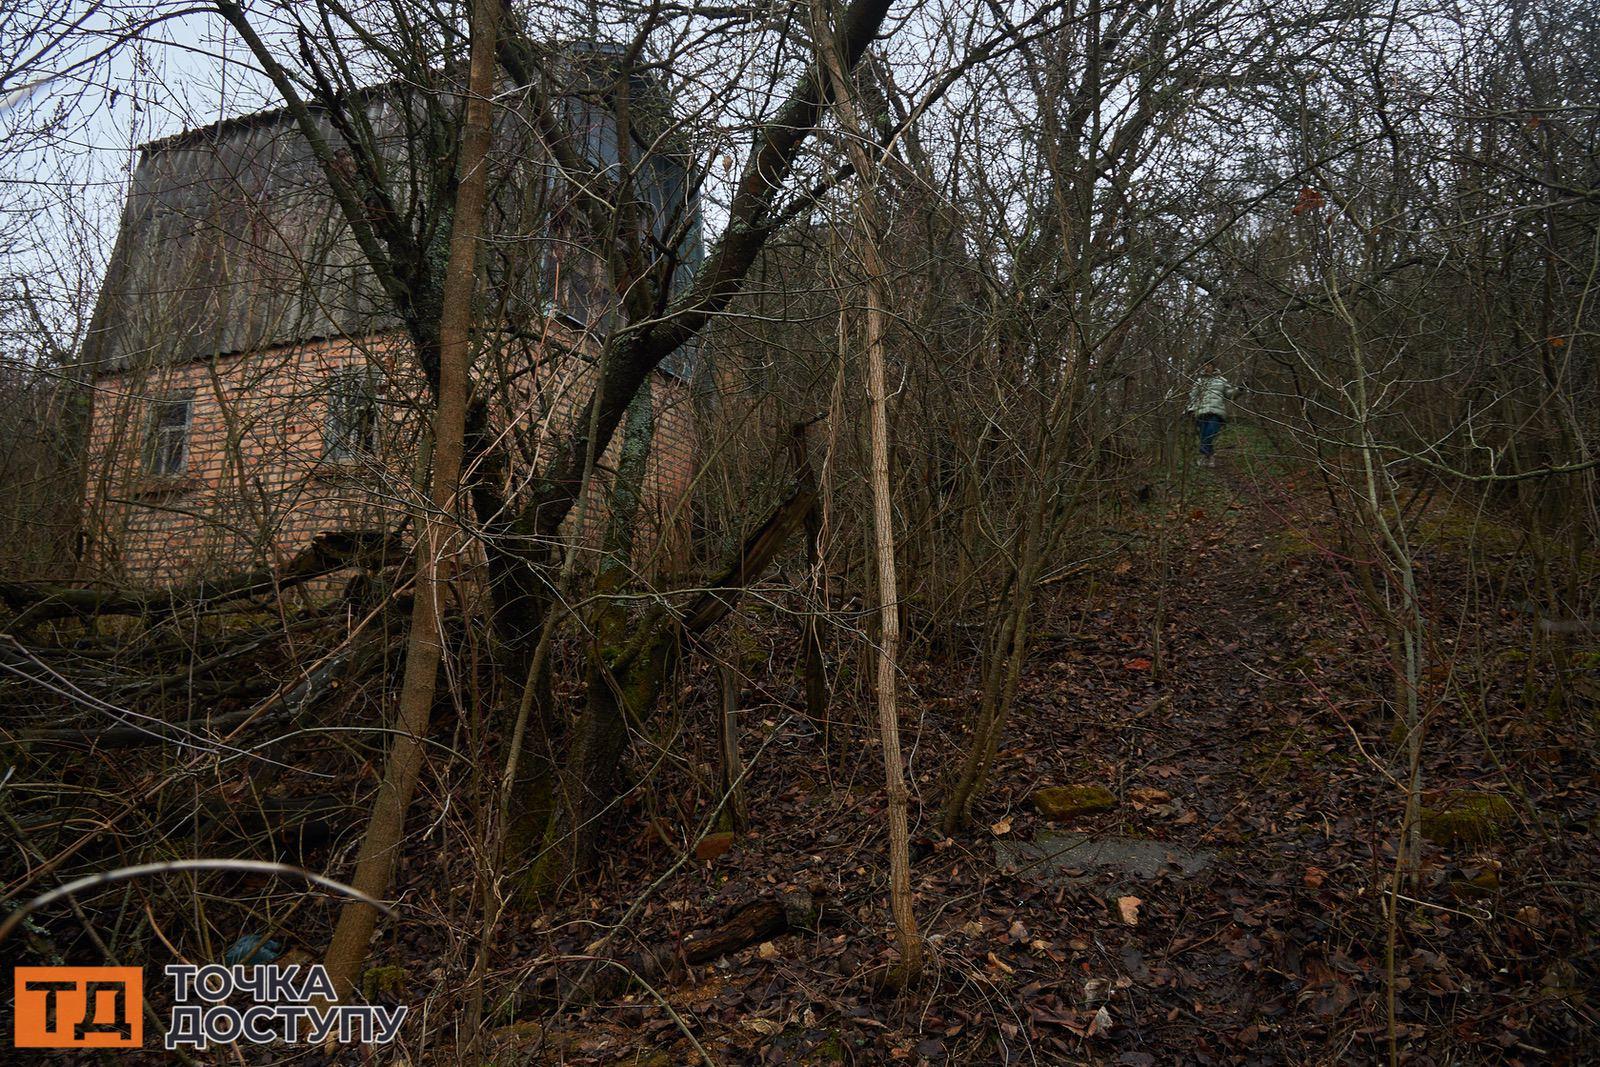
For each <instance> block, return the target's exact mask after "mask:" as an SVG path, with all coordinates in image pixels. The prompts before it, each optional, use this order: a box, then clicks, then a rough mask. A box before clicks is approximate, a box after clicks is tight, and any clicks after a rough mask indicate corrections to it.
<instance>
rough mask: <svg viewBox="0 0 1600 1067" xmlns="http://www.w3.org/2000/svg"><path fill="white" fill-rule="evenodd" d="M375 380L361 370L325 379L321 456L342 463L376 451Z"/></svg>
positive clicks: (376, 396) (372, 375) (349, 369)
mask: <svg viewBox="0 0 1600 1067" xmlns="http://www.w3.org/2000/svg"><path fill="white" fill-rule="evenodd" d="M377 384H378V383H377V377H376V375H374V374H373V373H372V371H371V370H370V369H368V368H365V367H354V368H346V369H345V370H341V371H338V372H336V373H335V374H333V375H332V376H331V377H329V379H328V421H327V423H326V425H325V426H324V427H323V431H322V455H323V457H324V458H325V459H330V460H333V461H335V462H339V463H344V462H349V461H351V460H355V459H359V458H361V457H362V456H366V455H371V454H372V453H373V452H375V451H377V448H378V388H377Z"/></svg>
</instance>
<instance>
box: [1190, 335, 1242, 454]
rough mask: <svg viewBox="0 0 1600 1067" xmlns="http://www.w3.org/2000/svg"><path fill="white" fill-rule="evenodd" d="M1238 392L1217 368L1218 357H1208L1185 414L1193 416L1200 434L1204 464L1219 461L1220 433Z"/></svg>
mask: <svg viewBox="0 0 1600 1067" xmlns="http://www.w3.org/2000/svg"><path fill="white" fill-rule="evenodd" d="M1236 392H1238V390H1237V389H1235V388H1234V387H1233V386H1232V385H1231V384H1230V383H1229V382H1228V379H1226V378H1224V377H1223V376H1222V374H1221V373H1220V372H1219V371H1218V370H1217V364H1216V362H1215V361H1214V360H1209V359H1208V360H1206V362H1205V365H1204V366H1202V367H1201V368H1200V376H1199V377H1198V378H1196V379H1195V381H1194V388H1193V389H1190V390H1189V406H1188V407H1187V408H1185V409H1184V414H1186V415H1189V416H1191V417H1193V419H1194V427H1195V431H1196V432H1197V433H1198V434H1199V435H1200V466H1202V467H1215V466H1216V465H1217V457H1216V450H1217V435H1218V434H1220V433H1221V432H1222V427H1223V426H1224V425H1225V424H1226V423H1227V421H1228V401H1229V400H1231V399H1233V396H1234V394H1235V393H1236Z"/></svg>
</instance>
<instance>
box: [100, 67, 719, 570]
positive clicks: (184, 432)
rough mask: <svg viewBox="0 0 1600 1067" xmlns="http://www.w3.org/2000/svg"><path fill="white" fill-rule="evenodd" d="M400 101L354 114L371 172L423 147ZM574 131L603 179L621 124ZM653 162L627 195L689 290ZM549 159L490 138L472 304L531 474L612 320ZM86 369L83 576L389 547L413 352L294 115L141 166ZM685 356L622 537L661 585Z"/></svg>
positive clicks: (677, 208)
mask: <svg viewBox="0 0 1600 1067" xmlns="http://www.w3.org/2000/svg"><path fill="white" fill-rule="evenodd" d="M398 95H399V94H398V93H396V92H394V91H387V90H374V91H371V92H369V93H368V94H367V95H366V97H365V100H364V103H363V107H364V108H365V113H366V115H367V116H368V119H369V120H370V125H371V128H372V129H373V130H375V131H377V133H376V135H375V136H376V137H378V138H383V139H384V141H383V143H382V145H381V146H380V148H381V151H382V153H383V155H384V157H385V158H386V159H392V160H394V161H396V166H404V165H406V161H407V160H408V158H409V157H410V156H411V155H412V154H413V150H412V148H411V142H412V140H413V139H412V138H409V137H408V136H407V134H406V132H405V129H406V127H405V122H404V120H403V117H402V112H404V111H405V109H404V108H403V107H401V106H399V105H398V104H397V99H396V98H397V96H398ZM564 114H565V115H566V117H567V121H570V122H573V123H574V124H577V125H578V127H579V128H580V130H581V132H582V133H583V139H582V142H581V143H585V144H587V145H588V146H589V147H590V149H591V150H592V155H593V156H594V157H596V158H598V159H600V160H602V161H606V160H609V162H610V164H611V165H615V160H616V158H617V151H616V148H615V140H616V124H615V122H614V120H613V118H612V116H611V114H610V113H609V112H608V111H607V110H606V109H604V108H599V107H595V106H593V105H592V103H583V104H579V103H572V104H570V105H569V106H567V107H565V108H564ZM504 125H505V128H507V129H526V128H529V127H531V124H518V123H506V124H504ZM331 132H332V131H331V128H330V134H331ZM659 142H660V139H659V138H658V139H657V144H659ZM335 143H336V142H335ZM648 151H649V150H646V149H639V150H638V153H639V156H641V157H642V162H638V159H637V158H636V159H635V164H636V167H637V169H636V172H635V173H636V174H637V175H638V177H637V178H636V183H637V188H638V189H639V190H640V195H639V200H640V202H641V204H642V206H643V208H644V209H645V210H644V213H643V215H644V217H646V218H647V223H646V224H647V225H649V227H650V228H651V230H652V233H653V236H654V237H655V238H656V239H657V241H658V242H659V241H661V240H662V239H664V238H667V237H669V236H670V238H671V239H672V240H673V241H675V242H676V251H675V254H676V259H677V264H678V265H677V267H676V271H675V274H674V277H673V286H674V288H678V287H680V286H681V285H683V284H685V283H686V282H687V281H688V278H689V276H690V274H691V272H692V271H693V269H694V267H695V265H696V264H697V263H698V260H699V258H700V226H699V218H698V205H697V203H696V202H695V201H694V200H693V198H692V197H690V196H689V195H688V193H687V189H688V184H689V183H688V178H687V175H688V167H689V161H688V159H687V158H686V157H684V156H678V155H671V154H667V153H662V152H660V151H659V149H656V150H654V151H655V153H656V154H654V155H649V154H648ZM540 158H541V157H540V156H539V154H538V152H537V150H536V147H534V146H530V145H528V144H527V143H525V142H519V141H518V139H517V137H516V136H515V135H507V136H500V135H499V134H497V137H496V148H495V152H494V161H495V166H494V169H493V171H492V174H493V177H492V179H491V182H492V190H491V210H490V220H489V223H488V229H489V233H488V237H487V239H486V242H485V243H486V249H485V253H484V258H485V262H486V271H487V276H488V277H489V279H490V280H489V283H488V284H487V285H486V286H485V288H486V289H487V290H488V292H487V293H486V295H485V296H484V299H483V304H484V307H485V308H486V309H488V310H486V311H485V312H484V319H485V322H486V323H492V324H493V326H492V330H486V331H485V332H484V333H483V334H482V335H480V344H479V346H478V347H479V349H480V350H481V352H480V356H479V358H478V361H477V363H476V365H475V376H476V379H475V380H476V381H477V382H478V385H479V388H484V389H489V390H491V409H492V410H493V411H495V412H496V413H497V418H498V419H499V420H500V424H499V429H500V431H501V434H502V436H503V437H504V439H505V440H506V441H507V442H510V443H511V445H512V446H513V447H514V452H513V455H514V457H515V458H514V461H513V464H512V466H513V467H516V468H518V469H517V470H515V471H513V475H512V476H513V477H522V478H526V476H527V474H528V472H529V471H531V470H536V469H537V465H538V463H539V461H540V459H541V458H542V457H541V452H542V450H543V449H545V448H548V447H549V445H550V443H551V442H552V440H553V434H555V433H557V432H559V431H560V430H561V429H562V428H563V427H564V426H566V425H568V424H569V420H571V419H572V418H574V417H575V416H576V413H577V411H578V408H579V407H581V405H582V403H583V401H584V400H585V399H586V398H587V395H588V389H589V387H590V385H591V384H592V382H593V380H594V375H595V370H596V368H595V365H594V362H593V361H594V358H595V355H596V353H597V351H598V347H599V338H601V337H602V336H603V334H604V331H605V329H606V328H607V324H608V322H609V321H610V317H611V316H612V315H613V314H614V310H613V307H612V305H610V304H609V302H608V299H607V298H606V296H605V295H604V294H605V292H606V289H605V287H604V286H602V285H600V284H598V280H597V274H598V271H599V265H598V261H597V260H596V259H595V257H594V256H593V254H592V253H591V252H589V251H587V250H586V249H585V248H584V244H583V240H582V236H581V234H580V233H577V232H575V230H574V228H573V226H572V224H571V222H570V215H571V213H570V212H568V211H567V210H566V208H565V206H564V205H563V204H561V203H559V202H556V197H555V194H553V193H551V192H550V186H552V185H553V184H554V183H551V182H550V181H549V180H548V178H547V177H546V176H545V170H544V168H543V165H542V164H541V163H540ZM541 198H542V199H541ZM84 355H85V363H86V364H87V366H88V367H89V369H90V374H91V376H92V386H93V388H92V393H93V401H92V404H93V413H92V417H91V420H90V429H89V447H88V462H87V469H86V474H85V477H86V491H85V512H84V535H83V541H84V545H85V551H84V562H83V567H84V569H85V571H86V572H87V573H86V575H85V577H91V578H111V579H116V580H122V581H131V582H134V583H139V584H165V583H172V582H177V581H182V580H187V579H192V578H194V577H198V576H202V575H206V574H214V573H218V572H223V571H228V570H233V569H239V568H241V567H244V566H260V565H262V564H267V565H281V564H282V563H283V562H285V561H287V560H288V559H289V558H291V557H292V556H293V555H294V554H295V552H296V551H298V550H299V549H300V548H301V547H303V546H304V545H305V544H307V543H308V542H309V541H310V540H311V539H312V538H314V537H315V536H316V535H318V534H320V533H323V532H326V531H333V530H348V529H365V530H370V529H401V528H403V527H404V526H405V520H406V519H407V518H408V516H409V514H410V510H411V509H412V508H413V507H414V506H415V504H416V501H417V500H418V499H419V491H418V486H419V485H420V484H421V480H420V479H421V472H420V470H419V461H418V458H417V457H418V455H419V449H423V448H424V447H425V446H424V444H423V442H422V441H421V431H422V430H423V428H424V427H425V425H426V419H425V418H424V417H423V413H424V412H425V411H426V407H425V405H423V404H422V403H421V400H422V396H423V393H422V385H421V381H420V378H419V372H418V371H417V369H416V359H415V356H414V355H413V353H412V351H411V347H410V344H409V341H408V339H407V337H406V336H405V334H404V333H403V331H402V330H401V329H400V328H399V323H398V322H397V320H396V319H395V318H394V317H393V315H392V313H390V312H389V311H387V310H386V306H385V301H384V299H383V296H382V293H381V291H380V288H379V286H378V283H377V281H376V279H375V278H374V276H373V274H372V272H371V270H370V269H369V268H368V267H367V265H366V263H365V261H364V259H363V258H362V256H361V254H360V252H359V249H358V248H357V247H356V243H355V241H354V239H353V238H352V237H351V235H350V234H349V231H348V227H347V225H346V224H345V222H344V220H343V216H342V215H341V214H340V212H339V209H338V207H337V205H336V203H335V201H334V198H333V196H332V194H331V192H330V190H329V189H328V187H327V184H326V180H325V178H324V177H323V175H322V173H321V171H320V169H319V168H318V166H317V165H316V163H315V161H314V160H313V158H312V155H311V151H310V146H309V145H308V144H307V142H306V141H305V139H304V137H303V136H302V135H301V133H300V131H299V129H298V127H297V126H296V125H295V124H294V122H293V121H292V120H291V119H290V118H289V117H288V116H287V114H286V113H284V112H281V111H277V112H266V113H262V114H257V115H251V116H247V117H244V118H239V119H232V120H228V121H224V122H220V123H217V124H214V125H212V126H208V127H204V128H201V129H195V130H189V131H186V132H184V133H181V134H179V135H177V136H175V137H171V138H168V139H166V140H162V141H157V142H153V143H151V144H148V145H145V146H144V147H143V149H142V150H141V152H140V155H139V159H138V163H137V165H136V167H135V169H134V173H133V177H132V185H131V188H130V192H129V195H128V199H127V203H126V207H125V209H124V212H123V216H122V221H121V227H120V231H119V234H118V237H117V241H116V245H115V247H114V250H113V253H112V257H111V261H110V264H109V267H108V271H107V276H106V280H105V283H104V285H103V288H102V291H101V293H100V298H99V301H98V303H97V306H96V310H95V314H94V318H93V320H92V322H91V326H90V331H89V340H88V343H87V345H86V350H85V354H84ZM694 357H695V353H694V352H693V351H680V352H679V353H676V354H675V355H674V357H673V358H672V359H670V360H668V361H666V362H664V363H663V365H662V368H661V369H660V370H658V371H657V372H656V373H655V375H654V377H653V380H652V382H651V383H650V385H651V389H650V394H651V395H650V401H651V403H650V405H649V410H650V413H651V419H652V422H651V425H652V426H653V437H652V439H651V448H650V458H649V460H648V465H647V470H646V474H645V486H644V492H643V494H642V500H643V504H642V507H641V509H640V510H641V514H640V516H639V520H638V523H637V525H636V528H637V529H638V533H637V534H636V537H635V556H636V560H635V562H636V563H637V564H640V565H643V566H645V567H646V568H648V569H650V570H659V569H660V567H661V564H662V561H663V560H664V559H671V558H675V557H677V556H678V555H680V554H681V553H682V552H683V551H684V549H685V545H686V531H687V522H688V516H687V511H688V509H687V506H686V498H687V493H688V489H689V485H690V482H691V479H692V476H693V471H694V464H695V450H696V437H695V430H694V424H693V419H692V416H691V410H690V393H689V384H688V383H689V380H690V378H691V376H692V374H693V373H694ZM625 431H626V428H625V429H624V431H623V432H619V434H618V440H619V441H620V439H621V438H622V437H623V436H624V433H625ZM616 445H617V443H616V442H614V443H613V453H614V452H615V450H616ZM607 458H608V457H602V461H601V463H600V467H599V469H600V471H601V473H602V478H600V479H599V481H600V482H601V483H603V482H604V477H603V475H604V472H605V471H606V470H607V469H608V467H609V464H608V462H607ZM506 488H507V489H509V490H511V491H512V492H514V491H515V489H516V486H515V485H510V486H507V487H506ZM604 496H605V486H604V485H603V484H599V485H596V486H595V488H594V489H593V490H592V491H591V495H590V498H589V499H587V500H586V501H584V502H583V505H582V507H581V508H580V509H578V511H577V512H575V514H579V515H583V516H584V517H585V518H586V519H587V522H586V524H585V530H586V532H588V531H592V530H593V529H595V528H597V527H598V521H597V519H598V517H599V515H600V514H601V512H602V511H603V508H602V507H601V504H600V502H601V501H603V500H604ZM589 540H592V538H590V539H589ZM579 543H580V544H583V543H585V542H584V541H580V542H579Z"/></svg>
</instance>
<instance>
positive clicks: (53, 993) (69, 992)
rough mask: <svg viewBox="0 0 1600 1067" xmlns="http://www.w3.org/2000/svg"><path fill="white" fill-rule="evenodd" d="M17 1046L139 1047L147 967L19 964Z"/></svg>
mask: <svg viewBox="0 0 1600 1067" xmlns="http://www.w3.org/2000/svg"><path fill="white" fill-rule="evenodd" d="M12 976H13V989H14V990H15V991H16V1020H17V1022H16V1027H17V1028H16V1034H15V1037H14V1044H15V1045H16V1047H17V1048H139V1047H140V1046H141V1045H143V1044H144V971H143V970H141V969H140V968H138V967H18V968H16V969H15V970H14V971H13V972H12Z"/></svg>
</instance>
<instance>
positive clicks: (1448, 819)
mask: <svg viewBox="0 0 1600 1067" xmlns="http://www.w3.org/2000/svg"><path fill="white" fill-rule="evenodd" d="M1516 815H1517V812H1516V809H1515V808H1513V807H1512V806H1511V801H1509V800H1507V799H1506V798H1505V797H1503V796H1501V795H1500V794H1498V793H1475V792H1470V791H1468V790H1457V791H1456V792H1453V793H1448V794H1446V795H1445V796H1444V797H1443V798H1442V799H1441V800H1440V801H1439V803H1438V804H1437V805H1434V806H1431V807H1425V808H1423V809H1422V836H1424V837H1426V838H1427V839H1428V840H1429V841H1432V842H1433V843H1434V844H1437V845H1445V846H1454V845H1482V844H1487V843H1488V842H1490V841H1498V840H1499V839H1500V835H1501V834H1502V833H1503V832H1504V831H1505V829H1506V828H1507V827H1508V826H1510V825H1511V823H1512V821H1513V820H1514V819H1515V818H1516Z"/></svg>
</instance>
